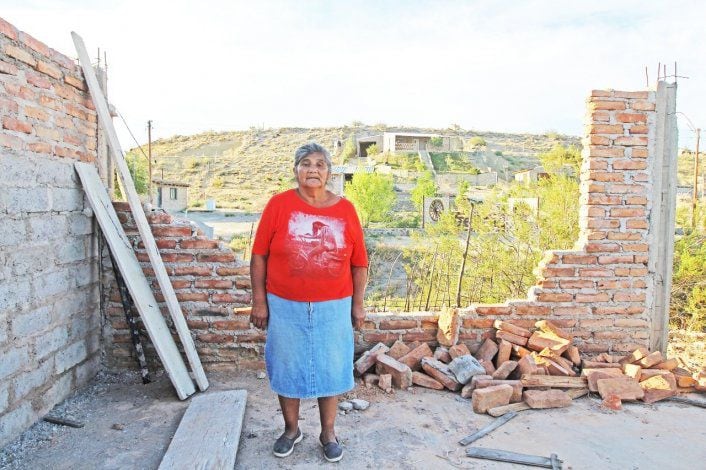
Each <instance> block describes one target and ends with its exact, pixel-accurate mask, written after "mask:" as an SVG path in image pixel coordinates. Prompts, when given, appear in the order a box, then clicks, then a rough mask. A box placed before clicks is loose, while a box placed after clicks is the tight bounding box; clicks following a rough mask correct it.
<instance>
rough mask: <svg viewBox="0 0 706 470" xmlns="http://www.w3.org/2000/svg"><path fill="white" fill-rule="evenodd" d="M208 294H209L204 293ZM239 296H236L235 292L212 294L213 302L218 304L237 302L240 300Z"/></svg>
mask: <svg viewBox="0 0 706 470" xmlns="http://www.w3.org/2000/svg"><path fill="white" fill-rule="evenodd" d="M204 295H206V296H208V294H204ZM238 301H239V298H238V297H236V296H234V295H233V294H211V302H213V303H217V304H224V303H235V302H238Z"/></svg>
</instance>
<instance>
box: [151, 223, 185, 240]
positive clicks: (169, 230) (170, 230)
mask: <svg viewBox="0 0 706 470" xmlns="http://www.w3.org/2000/svg"><path fill="white" fill-rule="evenodd" d="M152 234H153V235H154V236H155V237H190V236H191V227H190V226H182V227H172V226H168V225H167V226H163V227H160V226H153V227H152Z"/></svg>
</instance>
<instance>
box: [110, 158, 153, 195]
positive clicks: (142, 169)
mask: <svg viewBox="0 0 706 470" xmlns="http://www.w3.org/2000/svg"><path fill="white" fill-rule="evenodd" d="M125 161H126V162H127V167H128V169H129V170H130V175H131V176H132V180H133V181H134V182H135V190H136V191H137V194H147V180H148V179H149V177H148V173H149V171H148V168H147V158H146V157H145V156H144V155H142V153H141V152H140V151H139V150H137V151H136V150H131V151H129V152H127V153H126V154H125ZM115 188H116V195H117V196H119V197H121V196H120V186H119V185H116V186H115Z"/></svg>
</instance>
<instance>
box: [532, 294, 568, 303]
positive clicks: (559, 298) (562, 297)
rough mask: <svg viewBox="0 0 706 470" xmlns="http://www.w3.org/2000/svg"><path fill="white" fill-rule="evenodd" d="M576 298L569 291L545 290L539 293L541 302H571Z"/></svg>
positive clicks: (538, 297)
mask: <svg viewBox="0 0 706 470" xmlns="http://www.w3.org/2000/svg"><path fill="white" fill-rule="evenodd" d="M573 299H574V296H573V294H569V293H565V292H562V293H551V292H543V293H541V294H538V295H537V300H538V301H539V302H571V301H572V300H573Z"/></svg>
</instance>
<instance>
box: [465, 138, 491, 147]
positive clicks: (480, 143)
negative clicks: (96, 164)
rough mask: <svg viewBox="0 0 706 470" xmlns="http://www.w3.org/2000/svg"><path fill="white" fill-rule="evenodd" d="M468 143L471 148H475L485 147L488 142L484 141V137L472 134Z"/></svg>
mask: <svg viewBox="0 0 706 470" xmlns="http://www.w3.org/2000/svg"><path fill="white" fill-rule="evenodd" d="M468 145H470V146H471V148H473V149H477V148H480V147H487V146H488V143H487V142H486V141H485V139H484V138H483V137H481V136H479V135H476V136H473V137H471V138H470V139H469V140H468Z"/></svg>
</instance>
